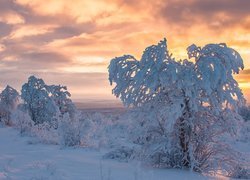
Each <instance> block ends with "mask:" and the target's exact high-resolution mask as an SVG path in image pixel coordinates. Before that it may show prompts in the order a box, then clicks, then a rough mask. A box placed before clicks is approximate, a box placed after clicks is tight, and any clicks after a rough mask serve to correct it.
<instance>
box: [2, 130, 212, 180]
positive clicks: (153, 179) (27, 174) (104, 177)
mask: <svg viewBox="0 0 250 180" xmlns="http://www.w3.org/2000/svg"><path fill="white" fill-rule="evenodd" d="M31 142H34V141H32V138H31V137H20V135H19V133H18V131H16V130H15V129H13V128H9V127H0V179H1V180H2V179H3V180H5V179H11V180H12V179H13V180H16V179H18V180H19V179H21V180H23V179H24V180H29V179H32V180H42V179H46V180H47V179H53V180H57V179H62V180H64V179H82V180H123V179H124V180H163V179H164V180H166V179H192V180H193V179H194V180H195V179H211V177H205V176H202V175H200V174H197V173H193V172H189V171H184V170H168V169H153V168H147V167H142V165H140V164H139V163H136V162H130V163H125V162H118V161H116V160H107V159H103V158H102V156H103V154H104V153H105V152H104V150H101V151H100V150H93V149H87V148H61V147H60V146H57V145H45V144H34V143H31Z"/></svg>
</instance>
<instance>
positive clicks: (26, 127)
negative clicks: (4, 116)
mask: <svg viewBox="0 0 250 180" xmlns="http://www.w3.org/2000/svg"><path fill="white" fill-rule="evenodd" d="M11 119H12V123H13V125H14V126H15V127H16V128H17V129H18V130H19V131H20V134H22V135H31V132H32V129H33V127H34V121H32V120H31V118H30V116H29V114H28V113H25V112H24V111H22V110H20V109H19V108H17V109H16V110H15V111H14V112H13V113H12V116H11Z"/></svg>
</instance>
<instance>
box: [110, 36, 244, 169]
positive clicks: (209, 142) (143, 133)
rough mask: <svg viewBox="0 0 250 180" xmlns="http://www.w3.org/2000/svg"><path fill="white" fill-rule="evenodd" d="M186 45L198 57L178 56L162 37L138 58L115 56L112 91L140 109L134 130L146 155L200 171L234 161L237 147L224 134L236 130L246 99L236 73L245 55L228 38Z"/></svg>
mask: <svg viewBox="0 0 250 180" xmlns="http://www.w3.org/2000/svg"><path fill="white" fill-rule="evenodd" d="M187 50H188V56H189V58H194V61H190V60H186V59H185V60H180V61H176V60H175V59H174V58H172V55H170V54H169V52H168V50H167V44H166V39H164V40H163V41H160V42H159V44H158V45H153V46H150V47H148V48H146V50H145V51H144V53H143V55H142V58H141V60H140V61H138V60H136V59H135V58H134V57H133V56H131V55H124V56H122V57H116V58H114V59H112V60H111V62H110V65H109V80H110V83H111V85H112V83H116V86H115V87H114V89H113V91H112V92H113V94H114V95H115V96H116V97H119V98H121V100H122V101H123V103H124V105H126V106H129V107H132V110H133V111H134V112H135V114H137V117H138V118H135V120H136V122H137V123H138V125H137V126H136V127H137V129H134V128H133V131H132V132H135V136H136V137H137V138H134V142H136V141H137V142H138V143H139V144H141V145H142V151H141V153H140V154H141V157H142V158H143V159H144V160H145V159H146V160H148V161H150V162H151V163H152V164H153V165H156V166H165V167H178V168H189V169H192V170H195V171H200V172H201V171H202V172H203V171H211V170H214V169H216V168H217V169H219V168H223V166H230V163H231V162H232V161H231V160H228V161H227V159H231V158H232V159H234V158H233V153H232V151H231V150H230V148H229V147H228V145H227V144H226V143H223V140H221V139H222V138H223V137H224V136H226V134H234V133H236V131H237V124H238V122H239V121H241V117H240V116H239V115H238V107H240V106H242V105H244V104H245V99H244V97H243V94H242V92H241V90H240V88H239V86H238V83H237V82H236V81H235V80H234V78H233V74H234V73H239V70H240V69H243V60H242V59H241V57H240V55H239V54H238V52H236V51H235V50H233V49H231V48H229V47H227V46H226V44H208V45H206V46H205V47H203V48H201V47H197V46H196V45H191V46H190V47H188V49H187ZM222 147H223V148H226V149H223V148H222ZM223 151H225V152H223ZM230 154H231V156H230ZM215 164H217V166H215Z"/></svg>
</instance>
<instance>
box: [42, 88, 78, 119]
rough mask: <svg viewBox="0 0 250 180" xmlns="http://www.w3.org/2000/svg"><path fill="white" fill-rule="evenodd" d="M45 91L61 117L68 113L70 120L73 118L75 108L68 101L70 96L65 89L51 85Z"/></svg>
mask: <svg viewBox="0 0 250 180" xmlns="http://www.w3.org/2000/svg"><path fill="white" fill-rule="evenodd" d="M47 89H48V91H49V93H50V97H51V98H52V99H53V101H54V102H55V104H56V105H57V107H58V108H59V111H60V113H61V115H62V116H63V115H64V114H65V113H69V116H70V118H73V116H74V115H75V113H76V107H75V105H74V103H73V102H72V100H71V99H70V96H71V94H70V93H69V92H68V91H67V87H66V86H61V85H51V86H47Z"/></svg>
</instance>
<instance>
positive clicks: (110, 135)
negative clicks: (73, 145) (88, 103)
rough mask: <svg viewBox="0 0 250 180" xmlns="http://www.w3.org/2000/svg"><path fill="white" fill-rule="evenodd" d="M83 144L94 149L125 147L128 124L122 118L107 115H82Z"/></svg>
mask: <svg viewBox="0 0 250 180" xmlns="http://www.w3.org/2000/svg"><path fill="white" fill-rule="evenodd" d="M82 117H83V119H84V120H83V127H82V142H83V144H84V145H86V146H88V147H92V148H100V147H106V148H116V147H119V146H123V145H125V143H126V142H125V139H126V138H125V136H127V123H126V121H125V120H123V119H122V118H121V116H119V118H118V116H113V115H107V114H105V113H97V112H95V113H90V114H87V115H86V114H85V115H82Z"/></svg>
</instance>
